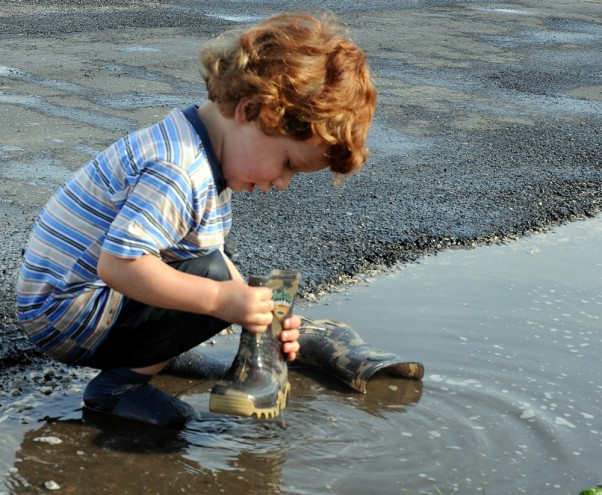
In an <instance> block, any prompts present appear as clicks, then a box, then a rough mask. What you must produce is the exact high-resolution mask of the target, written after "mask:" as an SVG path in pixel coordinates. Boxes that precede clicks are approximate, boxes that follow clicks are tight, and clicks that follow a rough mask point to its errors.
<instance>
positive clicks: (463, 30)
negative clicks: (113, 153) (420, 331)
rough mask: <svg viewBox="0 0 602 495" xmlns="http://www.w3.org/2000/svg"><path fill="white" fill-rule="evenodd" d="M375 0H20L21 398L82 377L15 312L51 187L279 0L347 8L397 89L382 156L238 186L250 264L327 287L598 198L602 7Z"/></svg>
mask: <svg viewBox="0 0 602 495" xmlns="http://www.w3.org/2000/svg"><path fill="white" fill-rule="evenodd" d="M544 3H545V5H542V4H544ZM369 4H370V6H369V7H368V6H365V5H363V4H361V3H360V2H357V3H355V4H354V5H349V3H348V2H328V1H323V2H282V1H278V2H276V1H262V2H259V1H230V2H216V1H201V0H165V1H157V2H148V1H136V0H132V1H126V0H123V1H119V0H104V1H103V2H97V1H94V0H92V1H90V0H88V1H86V2H83V1H80V0H65V1H58V0H56V1H52V0H44V1H41V2H38V1H36V2H33V1H20V2H17V1H8V2H3V3H2V6H0V135H1V136H2V138H1V139H0V225H1V226H2V233H3V247H4V249H3V250H2V252H0V338H1V341H2V346H1V349H0V366H2V371H3V373H2V375H3V376H4V379H3V380H1V383H2V389H3V393H8V394H12V395H15V394H18V393H20V391H21V390H22V389H23V388H24V387H26V386H27V384H28V382H33V383H36V384H38V385H40V384H47V385H50V386H60V383H61V380H66V379H68V375H67V376H66V377H62V376H61V374H60V373H56V372H54V371H53V369H54V368H52V369H50V368H45V367H44V366H39V365H45V364H46V363H45V361H44V360H43V358H42V357H41V356H40V354H39V353H38V352H37V351H36V350H35V349H34V348H32V346H31V345H30V344H29V342H28V341H27V340H26V339H25V338H24V337H23V336H22V335H21V334H20V332H19V331H18V329H17V326H16V323H15V302H14V282H15V276H16V272H17V270H18V266H19V263H20V257H21V253H22V249H23V247H24V245H25V242H26V239H27V235H28V232H29V230H30V228H31V225H32V222H33V221H34V219H35V217H36V215H37V213H38V212H39V210H40V209H41V207H42V206H43V204H44V202H45V201H46V200H47V199H48V197H49V195H50V194H51V193H52V191H53V190H54V189H55V188H56V187H58V186H59V185H60V183H61V182H62V181H63V180H64V178H65V177H67V176H68V175H69V173H71V172H72V171H74V170H76V169H77V168H78V167H79V166H81V165H82V164H83V163H84V162H85V161H86V160H87V159H89V158H90V156H92V155H93V154H94V153H95V152H97V151H100V150H101V149H102V148H103V147H104V146H107V145H108V144H110V143H111V142H112V141H113V140H114V139H117V138H119V137H120V136H121V135H123V134H124V133H125V132H128V131H130V130H133V129H135V128H139V127H142V126H146V125H148V124H151V123H153V122H155V121H156V120H158V119H159V118H161V117H162V116H163V115H165V114H166V113H168V112H169V110H170V109H171V108H173V107H185V106H188V105H190V104H192V103H198V102H199V101H202V100H203V98H204V95H205V93H204V89H203V87H202V84H201V81H200V78H199V76H198V74H197V72H196V65H195V63H196V62H195V60H194V58H195V57H196V55H197V51H198V46H200V43H201V42H202V41H203V40H204V39H207V38H209V37H212V36H214V35H216V34H218V33H220V32H221V31H223V30H224V29H228V28H231V27H238V26H241V25H245V24H246V23H250V22H253V21H254V20H256V19H259V18H261V17H264V16H267V15H270V14H273V13H277V12H280V11H283V10H309V11H312V12H320V11H321V10H324V9H327V10H331V11H333V12H335V13H336V14H337V15H338V16H339V17H340V19H341V20H343V21H344V22H345V23H347V25H348V27H349V29H350V32H351V34H352V37H353V38H354V39H355V40H356V41H357V42H358V44H359V45H360V46H361V47H362V48H363V49H364V50H365V51H366V53H367V55H368V58H369V61H370V66H371V69H372V73H373V77H374V80H375V82H376V85H377V88H378V92H379V103H378V110H377V115H376V118H375V122H374V125H373V129H372V131H371V135H370V141H369V144H370V148H371V155H370V158H369V161H368V163H367V164H366V166H365V168H364V170H363V171H362V172H361V173H360V174H357V175H355V176H353V177H351V178H350V179H349V180H348V181H347V182H346V184H345V185H343V186H341V187H333V186H332V181H331V177H330V175H329V174H328V173H318V174H313V175H307V176H302V177H297V178H295V179H294V181H293V183H292V184H291V186H290V187H289V189H288V190H287V191H285V192H277V191H274V192H270V193H269V194H265V195H264V194H261V193H259V192H255V193H253V194H246V193H245V194H241V195H238V196H236V197H235V200H234V215H235V217H234V227H233V231H232V235H233V239H234V240H235V242H236V255H235V260H236V262H237V263H238V265H239V267H240V268H241V271H242V272H243V273H244V274H246V275H248V274H250V273H266V272H269V271H270V270H271V269H272V268H286V269H291V270H298V271H300V272H301V273H302V275H303V282H302V285H301V291H302V293H303V295H304V296H305V297H307V298H314V297H319V295H320V294H322V293H324V292H325V291H330V290H332V289H333V288H336V287H337V286H339V285H340V284H342V283H345V282H346V281H348V280H351V279H353V278H354V277H357V276H361V275H362V274H363V273H366V272H370V273H373V272H374V271H377V272H378V271H382V270H387V269H388V268H389V267H392V266H394V265H396V264H398V263H407V262H413V261H415V260H416V259H418V258H419V257H421V256H423V255H424V254H427V253H433V252H437V251H439V250H442V249H448V248H457V247H472V246H476V245H480V244H484V243H490V242H501V241H508V240H512V239H515V238H517V237H519V236H522V235H528V234H530V233H533V232H538V231H541V230H543V229H546V228H549V227H551V226H554V225H557V224H559V223H563V222H566V221H570V220H573V219H577V218H583V217H588V216H594V215H596V214H598V213H599V211H600V207H601V204H602V203H601V201H602V69H601V67H602V4H600V3H598V2H591V1H588V0H573V1H568V0H567V1H565V0H550V1H547V2H539V1H537V0H524V1H521V2H513V1H505V2H491V1H490V2H476V1H474V2H473V1H468V2H455V1H443V0H441V1H420V0H408V1H384V0H383V1H373V2H369ZM23 370H27V375H26V377H25V378H23V375H22V371H23ZM49 370H50V371H49ZM17 376H19V377H20V378H18V379H17V378H15V377H17ZM7 377H8V378H7ZM18 380H21V381H20V382H19V381H18ZM17 382H18V383H17Z"/></svg>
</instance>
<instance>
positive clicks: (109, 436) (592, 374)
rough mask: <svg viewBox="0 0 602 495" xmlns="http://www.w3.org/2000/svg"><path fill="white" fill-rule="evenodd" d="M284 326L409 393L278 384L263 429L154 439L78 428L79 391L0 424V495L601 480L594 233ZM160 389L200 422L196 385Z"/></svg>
mask: <svg viewBox="0 0 602 495" xmlns="http://www.w3.org/2000/svg"><path fill="white" fill-rule="evenodd" d="M300 309H302V311H303V312H304V313H305V314H307V315H308V316H311V317H315V318H326V317H329V318H333V319H339V320H344V321H346V322H348V323H350V324H352V325H353V326H354V327H355V328H356V329H358V330H359V331H360V333H361V334H362V335H363V336H364V338H365V339H366V340H368V341H369V342H371V343H373V344H376V345H378V346H379V347H381V348H384V349H387V350H390V351H394V352H396V353H398V354H400V355H401V356H402V357H404V358H407V359H410V360H420V361H422V362H423V363H424V364H425V367H426V371H427V375H426V377H425V380H424V383H423V384H422V385H421V384H419V383H416V382H412V381H405V380H393V379H384V378H381V379H375V380H374V381H373V382H371V384H370V387H369V391H368V393H367V394H366V395H361V394H356V393H354V392H351V391H349V390H347V389H345V388H343V387H342V386H339V385H338V384H337V383H335V382H333V381H331V380H328V379H325V378H324V377H320V376H319V375H314V374H308V373H302V372H300V371H292V372H291V382H292V387H293V397H292V399H291V401H290V404H289V407H288V409H287V410H286V411H285V413H284V414H283V415H282V416H281V417H280V418H278V419H277V420H275V421H272V422H256V421H254V420H247V419H245V420H238V419H230V418H225V417H211V418H209V419H207V420H206V421H204V422H198V423H195V424H193V425H191V426H190V427H189V428H188V429H186V430H184V431H182V432H168V431H157V430H154V429H149V428H144V427H138V426H133V425H129V424H120V423H102V422H100V423H99V422H98V420H91V419H90V418H87V417H84V418H82V413H81V410H80V400H81V386H82V385H83V383H84V382H83V381H82V384H79V385H78V384H75V385H74V387H73V389H72V390H67V391H65V392H64V394H60V395H57V394H54V395H50V396H49V397H43V396H36V397H34V398H31V397H30V398H26V399H22V400H21V401H20V402H18V403H16V404H13V405H11V406H9V407H7V408H5V409H4V415H3V416H2V417H1V418H0V471H1V472H2V474H3V476H4V478H5V482H4V485H3V487H0V493H5V494H11V495H12V494H21V493H42V492H44V493H46V492H47V491H48V489H47V488H45V487H44V484H45V483H46V482H50V481H53V482H55V483H56V484H57V485H58V486H60V488H59V490H57V493H70V494H71V493H73V494H79V493H81V494H96V493H122V494H125V493H131V494H173V493H194V494H201V493H208V494H219V493H241V492H243V491H244V492H246V493H257V494H263V493H265V494H274V493H287V494H318V493H337V494H365V493H371V492H377V493H386V494H393V493H394V494H406V493H407V494H435V493H437V494H439V493H442V494H449V493H461V494H472V493H474V494H481V493H487V494H488V495H491V494H504V495H507V494H518V493H528V494H544V493H545V494H559V495H567V494H576V493H578V492H579V491H580V490H582V489H583V488H586V487H589V486H593V485H595V484H597V483H599V482H601V481H602V479H601V477H602V469H601V468H602V461H601V460H600V451H601V447H602V419H601V413H600V410H601V404H600V396H601V388H602V362H601V360H600V358H599V357H600V352H601V351H602V334H601V328H600V327H601V323H602V218H597V219H594V220H588V221H584V222H576V223H573V224H570V225H568V226H563V227H560V228H558V229H556V230H555V231H553V232H551V233H547V234H542V235H538V236H534V237H530V238H526V239H522V240H519V241H516V242H513V243H511V244H508V245H504V246H491V247H481V248H478V249H474V250H469V251H466V250H462V251H449V252H445V253H443V254H440V255H438V256H434V257H430V258H427V259H424V260H422V261H421V262H420V263H417V264H413V265H409V266H405V267H403V268H402V269H401V270H399V271H398V272H396V273H393V274H389V275H385V276H380V277H378V278H376V279H374V280H368V281H366V283H365V284H363V285H360V286H355V287H351V288H349V289H346V290H345V291H344V292H342V293H339V294H333V295H330V296H329V297H327V298H326V299H325V300H323V301H321V303H320V304H319V305H314V306H311V307H304V308H300ZM299 312H301V311H299ZM236 345H237V342H236V337H235V336H228V337H221V338H220V339H219V340H218V341H217V344H216V345H215V346H214V347H213V350H214V352H216V353H217V354H218V355H219V356H220V357H222V358H224V359H228V358H229V357H231V355H232V353H233V352H234V351H235V348H236ZM82 378H84V377H82ZM160 385H161V386H163V387H165V388H167V389H169V390H170V391H173V392H175V393H179V394H181V395H182V396H184V397H185V398H186V400H188V401H189V402H190V403H192V404H194V405H195V406H196V407H197V408H199V410H204V411H206V410H207V404H208V398H209V389H210V387H211V383H210V382H206V383H204V382H194V381H189V380H184V379H173V378H172V379H169V380H167V379H165V378H163V379H162V380H161V381H160ZM40 397H43V398H40ZM57 442H60V443H57ZM48 486H49V487H52V485H48ZM55 488H56V485H55Z"/></svg>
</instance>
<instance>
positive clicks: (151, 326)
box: [82, 251, 231, 369]
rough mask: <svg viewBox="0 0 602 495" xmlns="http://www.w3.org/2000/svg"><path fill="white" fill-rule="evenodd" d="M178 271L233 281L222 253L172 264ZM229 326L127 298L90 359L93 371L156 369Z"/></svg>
mask: <svg viewBox="0 0 602 495" xmlns="http://www.w3.org/2000/svg"><path fill="white" fill-rule="evenodd" d="M171 266H173V267H174V268H176V269H177V270H179V271H182V272H186V273H191V274H194V275H198V276H201V277H206V278H211V279H213V280H220V281H221V280H230V278H231V276H230V271H229V269H228V266H227V265H226V262H225V261H224V258H223V255H222V254H221V252H219V251H214V252H213V253H210V254H208V255H207V256H203V257H201V258H195V259H192V260H185V261H179V262H174V263H171ZM229 325H230V323H228V322H225V321H222V320H219V319H217V318H213V317H210V316H207V315H199V314H193V313H185V312H182V311H175V310H167V309H162V308H157V307H153V306H148V305H146V304H142V303H139V302H137V301H134V300H131V299H126V301H125V303H124V306H123V308H122V309H121V312H120V314H119V317H118V319H117V322H116V324H115V326H114V327H113V329H111V332H110V333H109V335H108V336H107V337H106V339H105V340H104V341H103V343H102V344H101V345H100V347H99V348H98V349H97V350H96V351H95V353H94V354H93V355H92V357H91V358H90V359H88V360H87V361H86V362H84V363H82V364H83V365H84V366H90V367H92V368H99V369H110V368H115V367H127V368H144V367H147V366H153V365H156V364H158V363H162V362H164V361H168V360H170V359H171V358H173V357H175V356H178V355H180V354H181V353H183V352H185V351H187V350H188V349H192V348H193V347H195V346H197V345H198V344H200V343H201V342H205V341H206V340H209V339H210V338H211V337H213V336H214V335H216V334H218V333H219V332H220V331H221V330H223V329H224V328H226V327H227V326H229Z"/></svg>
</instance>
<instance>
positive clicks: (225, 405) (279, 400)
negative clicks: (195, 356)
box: [209, 270, 300, 418]
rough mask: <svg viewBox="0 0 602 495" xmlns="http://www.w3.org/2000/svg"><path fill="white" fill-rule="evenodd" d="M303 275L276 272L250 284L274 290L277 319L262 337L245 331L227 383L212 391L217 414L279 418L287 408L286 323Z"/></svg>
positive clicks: (274, 311)
mask: <svg viewBox="0 0 602 495" xmlns="http://www.w3.org/2000/svg"><path fill="white" fill-rule="evenodd" d="M299 281H300V275H299V274H298V273H296V272H287V271H282V270H273V271H272V273H270V275H269V276H268V277H251V279H250V281H249V285H252V286H265V287H271V288H272V289H273V297H274V310H273V313H274V319H273V320H272V324H271V326H270V327H269V328H268V329H267V330H266V331H265V332H264V333H260V334H254V333H251V332H248V331H247V330H244V329H243V331H242V334H241V337H240V345H239V348H238V353H237V354H236V357H235V358H234V362H233V363H232V366H231V367H230V369H229V370H228V373H227V374H226V378H225V379H224V380H220V381H219V382H217V383H216V384H215V386H214V387H213V389H212V390H211V396H210V399H209V409H210V410H211V411H213V412H218V413H223V414H233V415H237V416H255V417H257V418H275V417H276V416H278V415H279V414H280V411H281V410H283V409H284V408H285V407H286V404H287V402H288V396H289V393H290V384H289V382H288V368H287V365H286V360H285V359H284V355H283V354H282V342H281V341H280V332H281V331H282V321H283V320H284V319H285V318H286V317H287V316H289V315H290V314H291V311H292V308H293V304H294V300H295V296H296V294H297V288H298V286H299Z"/></svg>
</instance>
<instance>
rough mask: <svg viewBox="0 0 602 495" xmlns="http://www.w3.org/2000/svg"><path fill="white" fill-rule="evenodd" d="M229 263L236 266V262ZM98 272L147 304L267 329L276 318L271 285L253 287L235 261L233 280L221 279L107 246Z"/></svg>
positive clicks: (99, 261)
mask: <svg viewBox="0 0 602 495" xmlns="http://www.w3.org/2000/svg"><path fill="white" fill-rule="evenodd" d="M227 263H228V266H229V267H230V269H231V270H232V268H233V267H234V265H233V264H232V262H230V261H229V260H228V261H227ZM98 276H99V277H100V278H101V279H102V280H103V281H104V282H105V283H106V284H107V285H108V286H109V287H111V288H113V289H115V290H116V291H118V292H120V293H122V294H124V295H125V296H127V297H129V298H131V299H135V300H136V301H140V302H142V303H144V304H148V305H151V306H157V307H160V308H166V309H176V310H179V311H186V312H189V313H198V314H206V315H210V316H214V317H216V318H219V319H221V320H224V321H227V322H230V323H236V324H239V325H241V326H242V327H244V328H246V329H247V330H249V331H251V332H263V331H265V329H266V328H267V325H269V324H270V323H271V321H272V313H271V311H272V309H273V307H274V302H273V301H272V291H271V289H268V288H266V287H249V286H248V285H247V284H246V283H245V282H244V280H243V279H242V277H241V276H240V273H239V272H238V270H236V268H235V267H234V271H232V277H233V280H231V281H225V282H218V281H215V280H211V279H208V278H204V277H199V276H197V275H192V274H188V273H184V272H180V271H178V270H176V269H175V268H172V267H171V266H169V265H168V264H166V263H164V262H163V261H161V260H160V259H159V258H157V257H155V256H153V255H143V256H141V257H140V258H135V259H127V258H120V257H118V256H114V255H112V254H109V253H106V252H104V251H103V252H102V253H101V255H100V257H99V260H98Z"/></svg>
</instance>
